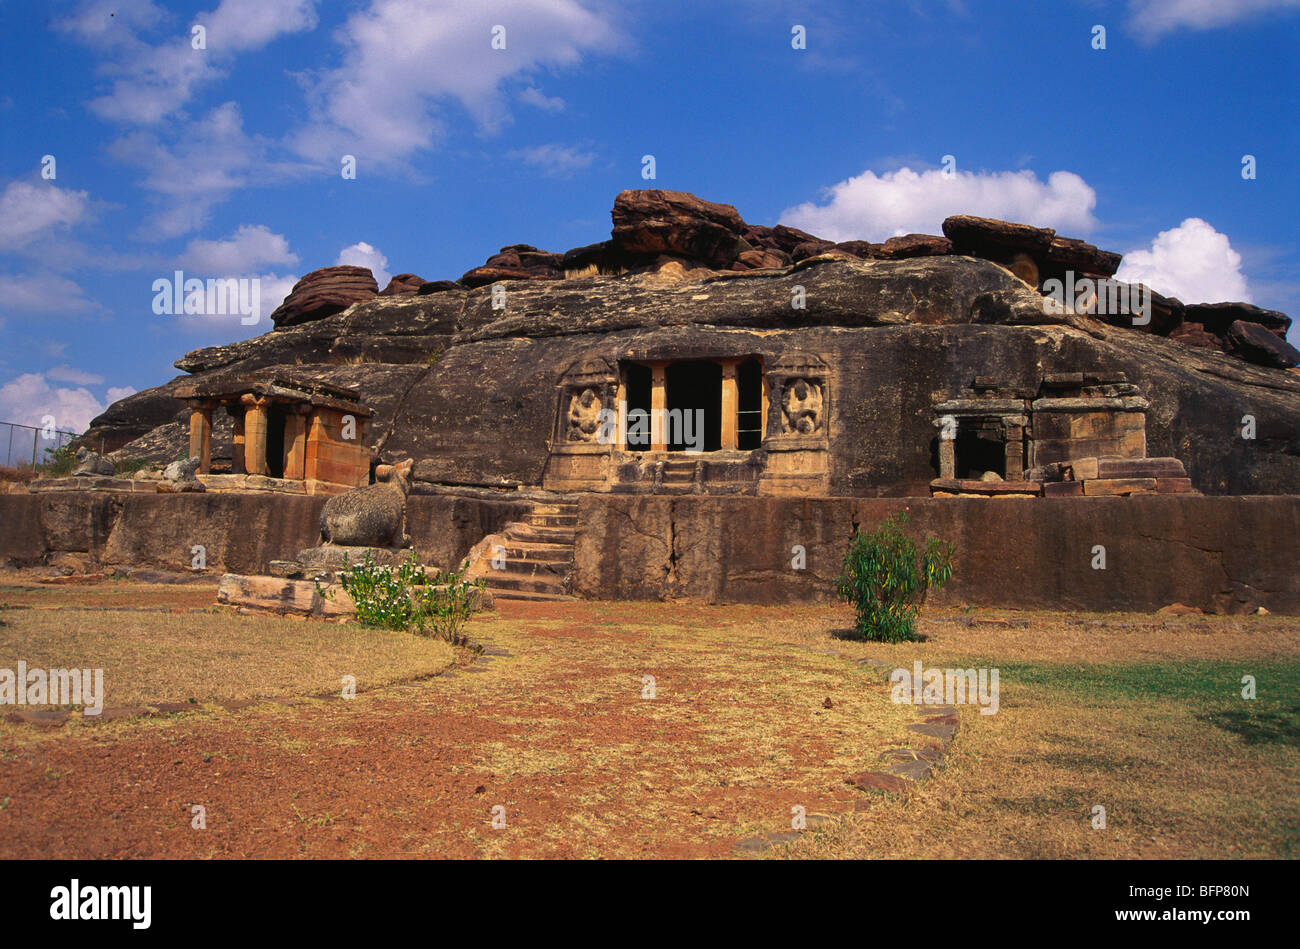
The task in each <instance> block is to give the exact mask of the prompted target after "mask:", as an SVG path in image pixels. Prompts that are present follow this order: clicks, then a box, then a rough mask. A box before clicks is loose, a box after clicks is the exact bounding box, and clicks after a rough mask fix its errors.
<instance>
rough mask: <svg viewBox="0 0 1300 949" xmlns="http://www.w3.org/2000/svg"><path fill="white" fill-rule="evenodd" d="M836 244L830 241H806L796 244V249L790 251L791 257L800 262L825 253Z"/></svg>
mask: <svg viewBox="0 0 1300 949" xmlns="http://www.w3.org/2000/svg"><path fill="white" fill-rule="evenodd" d="M834 246H835V245H834V244H832V243H831V242H830V241H804V242H803V243H801V244H796V245H795V246H794V249H793V250H791V251H790V259H791V260H793V261H795V262H796V263H798V262H799V261H801V260H807V259H808V258H809V257H817V256H818V255H820V254H824V253H826V251H828V250H830V249H831V248H833V247H834Z"/></svg>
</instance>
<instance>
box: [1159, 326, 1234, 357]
mask: <svg viewBox="0 0 1300 949" xmlns="http://www.w3.org/2000/svg"><path fill="white" fill-rule="evenodd" d="M1169 338H1170V339H1176V340H1178V342H1180V343H1183V344H1184V345H1187V346H1195V347H1196V348H1197V349H1212V350H1214V351H1215V352H1220V353H1221V352H1226V351H1227V350H1226V346H1225V344H1224V342H1223V340H1222V339H1220V338H1219V337H1218V336H1215V335H1214V334H1213V333H1207V332H1206V331H1205V327H1204V326H1202V325H1201V324H1200V323H1195V322H1190V321H1189V322H1184V323H1182V324H1180V325H1178V326H1176V327H1174V329H1173V330H1171V331H1170V333H1169Z"/></svg>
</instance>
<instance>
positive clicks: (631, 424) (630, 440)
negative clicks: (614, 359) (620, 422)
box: [623, 363, 651, 451]
mask: <svg viewBox="0 0 1300 949" xmlns="http://www.w3.org/2000/svg"><path fill="white" fill-rule="evenodd" d="M650 386H651V379H650V367H649V366H641V365H638V364H637V363H628V365H627V367H626V368H625V369H624V372H623V391H624V393H625V397H626V399H627V420H626V422H625V423H624V424H626V425H627V432H626V438H627V450H628V451H649V450H650ZM633 412H637V413H641V412H644V413H645V415H644V417H641V416H639V414H638V415H633V414H632V413H633ZM638 418H640V421H639V422H638Z"/></svg>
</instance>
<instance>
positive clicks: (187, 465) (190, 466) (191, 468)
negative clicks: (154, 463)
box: [158, 458, 207, 494]
mask: <svg viewBox="0 0 1300 949" xmlns="http://www.w3.org/2000/svg"><path fill="white" fill-rule="evenodd" d="M199 461H200V459H198V458H185V459H182V460H181V461H173V462H172V463H171V464H169V465H168V466H167V467H166V468H164V469H163V480H162V481H160V482H158V490H159V491H161V492H163V493H164V494H180V493H183V492H187V491H206V490H207V488H206V486H205V485H204V484H203V482H202V481H200V480H199V479H198V477H197V474H196V473H197V472H198V470H199Z"/></svg>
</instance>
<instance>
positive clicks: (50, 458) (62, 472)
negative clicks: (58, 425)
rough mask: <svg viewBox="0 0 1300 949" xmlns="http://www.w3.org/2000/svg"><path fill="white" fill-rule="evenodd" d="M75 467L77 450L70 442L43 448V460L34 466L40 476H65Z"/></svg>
mask: <svg viewBox="0 0 1300 949" xmlns="http://www.w3.org/2000/svg"><path fill="white" fill-rule="evenodd" d="M76 467H77V452H76V449H74V448H73V447H72V445H71V444H67V445H63V446H60V447H59V448H47V449H45V460H44V461H43V462H41V463H40V464H39V465H37V466H36V469H37V471H39V472H40V476H41V477H42V478H66V477H67V476H68V475H70V474H72V472H73V469H75V468H76Z"/></svg>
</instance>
